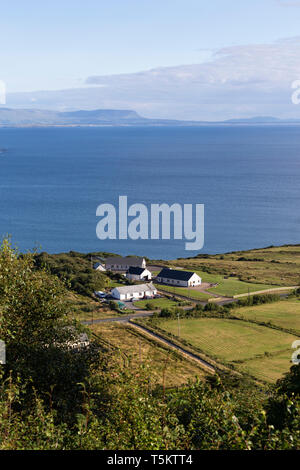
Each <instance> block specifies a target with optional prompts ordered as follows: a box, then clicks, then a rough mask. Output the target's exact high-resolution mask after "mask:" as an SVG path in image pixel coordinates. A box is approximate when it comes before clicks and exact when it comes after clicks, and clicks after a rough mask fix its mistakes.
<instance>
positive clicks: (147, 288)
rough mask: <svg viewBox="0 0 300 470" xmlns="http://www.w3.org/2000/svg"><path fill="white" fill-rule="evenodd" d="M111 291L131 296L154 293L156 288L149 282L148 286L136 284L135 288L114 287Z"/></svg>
mask: <svg viewBox="0 0 300 470" xmlns="http://www.w3.org/2000/svg"><path fill="white" fill-rule="evenodd" d="M113 290H117V291H118V292H119V294H133V293H137V292H145V291H151V292H154V291H156V290H157V289H156V287H155V286H154V285H153V284H152V282H150V283H149V284H138V285H135V286H121V287H115V288H114V289H113Z"/></svg>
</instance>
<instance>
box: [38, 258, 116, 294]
mask: <svg viewBox="0 0 300 470" xmlns="http://www.w3.org/2000/svg"><path fill="white" fill-rule="evenodd" d="M34 260H35V264H36V266H37V267H38V268H44V267H46V268H47V269H48V270H49V271H50V273H51V274H55V275H56V276H58V277H59V278H60V279H63V280H65V281H67V282H68V283H69V286H70V288H71V289H72V290H74V291H75V292H77V293H78V294H81V295H88V296H90V295H92V294H93V292H94V291H97V290H102V289H103V288H104V287H105V286H106V285H107V283H108V278H107V276H106V275H105V274H103V273H101V272H99V271H95V270H94V269H93V266H92V261H91V255H84V254H82V253H77V252H75V251H70V252H69V253H61V254H57V255H49V254H48V253H45V252H43V253H40V254H37V255H35V257H34Z"/></svg>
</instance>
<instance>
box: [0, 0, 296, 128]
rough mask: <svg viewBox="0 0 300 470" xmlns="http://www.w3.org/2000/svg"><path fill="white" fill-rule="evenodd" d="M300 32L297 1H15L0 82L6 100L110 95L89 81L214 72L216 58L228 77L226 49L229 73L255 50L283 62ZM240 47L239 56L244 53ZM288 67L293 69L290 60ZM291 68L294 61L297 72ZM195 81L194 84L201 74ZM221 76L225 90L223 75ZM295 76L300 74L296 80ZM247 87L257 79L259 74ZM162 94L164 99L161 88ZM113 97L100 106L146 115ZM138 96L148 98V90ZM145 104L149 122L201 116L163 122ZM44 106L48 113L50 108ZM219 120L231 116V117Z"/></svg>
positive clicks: (4, 9) (1, 29)
mask: <svg viewBox="0 0 300 470" xmlns="http://www.w3.org/2000/svg"><path fill="white" fill-rule="evenodd" d="M299 25H300V1H298V0H251V1H250V0H209V1H204V0H110V1H107V0H106V1H102V0H80V1H79V0H59V1H58V0H52V1H51V2H41V1H40V0H38V1H37V0H26V1H24V0H10V1H9V2H2V4H1V16H0V41H1V47H0V58H1V61H0V80H2V81H4V82H5V83H6V89H7V93H9V94H11V93H16V92H33V91H36V90H63V89H77V88H82V87H97V88H99V85H100V86H101V87H102V88H104V87H106V88H107V87H109V85H110V83H109V82H107V81H106V82H103V83H102V82H101V80H102V78H101V79H100V80H97V79H93V78H92V79H91V77H110V76H115V75H117V76H118V75H121V76H122V77H121V81H122V84H124V80H125V82H126V80H127V78H126V75H128V74H129V75H130V74H136V73H137V72H144V71H149V70H152V69H157V68H165V67H167V68H168V67H171V68H172V67H178V66H185V65H189V64H194V65H196V64H211V63H212V62H215V61H216V60H217V61H218V62H217V64H216V65H217V68H219V67H220V65H221V66H222V67H225V69H226V67H227V65H226V64H224V63H220V60H219V59H220V51H221V55H223V56H224V51H226V50H227V53H228V54H229V56H230V60H231V68H230V73H232V71H233V70H234V67H235V64H236V65H237V68H238V69H240V70H242V68H245V67H246V68H247V67H249V62H248V63H247V57H249V54H250V55H251V57H252V59H251V60H252V62H255V57H256V55H255V54H256V50H257V49H256V48H257V47H260V48H265V49H264V54H265V55H266V56H269V55H270V54H273V56H274V57H275V58H276V57H277V59H278V61H280V63H282V58H285V57H286V56H289V51H290V48H289V44H288V38H291V41H292V44H294V43H295V38H299V36H300V29H299ZM283 44H285V45H284V47H285V49H284V50H283V49H282V45H283ZM277 45H279V46H278V47H279V49H280V50H279V52H278V51H277V50H275V52H274V50H273V52H272V50H271V49H270V47H271V48H273V49H274V47H275V48H276V47H277ZM239 46H242V47H243V49H238V47H239ZM293 47H294V46H293ZM292 49H293V57H294V58H297V57H299V59H300V44H299V45H298V46H297V48H292ZM277 52H278V53H277ZM225 55H226V54H225ZM259 55H260V57H258V63H257V68H259V67H260V68H262V67H264V59H263V58H262V57H261V50H260V52H259V54H258V56H259ZM216 58H217V59H216ZM223 59H224V58H223ZM245 60H246V63H245ZM223 62H224V60H223ZM299 62H300V60H299ZM279 66H280V64H279ZM272 67H273V68H272V70H271V69H270V71H274V70H276V67H277V65H276V64H273V65H272ZM284 67H290V62H289V61H287V63H285V64H284ZM293 67H294V68H295V63H293V64H292V66H291V70H292V68H293ZM250 68H251V67H250ZM225 69H224V70H225ZM227 71H228V69H226V71H225V75H226V74H228V73H227ZM246 72H247V70H246ZM178 73H181V74H182V73H184V74H185V73H186V71H185V70H183V71H182V72H178ZM197 73H198V75H197V77H198V76H199V73H200V72H197ZM206 73H208V75H207V77H208V78H207V79H208V81H209V79H210V78H209V77H210V75H209V74H212V73H213V74H214V73H215V69H210V70H209V71H207V67H206ZM243 73H244V72H243ZM201 74H202V72H201ZM299 74H300V71H299ZM193 77H194V78H195V75H193ZM219 77H220V81H221V82H222V77H221V76H220V74H219ZM251 77H252V78H251ZM291 77H292V78H293V74H291ZM171 78H172V77H171ZM198 78H199V77H198ZM198 78H197V79H198ZM299 78H300V76H298V77H297V76H295V80H296V79H299ZM237 79H238V80H239V79H240V77H238V78H237ZM250 79H252V80H253V70H252V72H251V73H250ZM243 80H245V77H244V75H243ZM258 80H260V78H258ZM139 83H140V82H139ZM169 84H170V76H169V82H168V85H169ZM171 85H172V83H171ZM122 86H123V85H122ZM114 90H116V88H114ZM159 90H160V91H159V92H160V94H161V93H162V92H163V88H161V84H160V87H159ZM98 91H99V90H97V92H98ZM125 91H126V90H125V89H124V93H125ZM127 91H128V90H127ZM195 92H198V91H196V90H195ZM112 94H113V93H111V94H110V95H109V94H108V95H109V96H108V95H107V99H106V100H105V99H104V98H105V97H104V96H102V101H101V100H100V101H99V105H100V104H101V103H102V104H106V106H109V105H110V104H111V107H115V106H117V103H119V106H120V107H123V108H124V107H125V106H128V105H129V106H130V107H132V106H134V105H135V104H136V103H137V108H138V110H139V111H143V106H142V103H141V98H140V97H139V98H137V100H135V99H133V98H132V99H131V100H128V103H126V100H125V99H124V97H123V98H122V100H121V99H119V100H116V99H112ZM141 94H143V96H144V95H145V91H143V93H142V92H141ZM113 97H115V92H114V95H113ZM20 98H21V97H20ZM152 98H153V99H154V98H155V93H154V95H153V94H152ZM30 99H31V102H32V103H33V102H35V101H36V100H37V98H36V97H31V98H30ZM149 99H150V98H149ZM147 100H148V98H147ZM147 100H146V101H145V103H144V107H145V113H146V115H149V116H150V115H151V116H152V114H155V113H157V112H158V115H159V116H163V117H173V116H174V117H183V118H185V119H188V118H191V119H194V118H197V116H198V115H197V113H196V115H195V113H194V112H189V111H187V112H179V111H176V110H173V111H172V112H170V113H167V114H166V115H164V113H162V112H161V111H159V109H158V108H159V106H158V107H157V108H153V103H152V108H151V105H150V104H148V101H147ZM182 100H184V96H183V97H182ZM15 101H16V100H15ZM21 101H22V100H20V103H21ZM25 101H26V100H25ZM37 101H38V100H37ZM154 101H155V100H154ZM156 102H157V98H156ZM55 103H56V104H55V105H54V104H53V107H55V106H57V107H61V108H68V109H69V108H71V107H72V106H70V103H68V105H66V104H65V101H63V102H62V101H61V102H59V103H58V101H57V100H56V101H55ZM40 104H41V106H45V102H40ZM77 105H79V102H78V104H77V102H76V100H75V101H74V107H76V106H77ZM150 108H151V109H150ZM245 109H246V108H245ZM251 112H252V111H251ZM286 112H287V111H285V113H286ZM282 113H283V114H284V112H283V111H282ZM282 113H281V114H282ZM204 114H205V113H204ZM223 114H224V116H225V115H226V116H227V115H228V116H230V113H229V114H228V112H227V113H226V112H225V113H223ZM242 114H243V113H242ZM244 114H245V113H244ZM279 114H280V113H279ZM212 115H213V112H212ZM200 117H201V118H202V117H203V116H200V115H199V118H200Z"/></svg>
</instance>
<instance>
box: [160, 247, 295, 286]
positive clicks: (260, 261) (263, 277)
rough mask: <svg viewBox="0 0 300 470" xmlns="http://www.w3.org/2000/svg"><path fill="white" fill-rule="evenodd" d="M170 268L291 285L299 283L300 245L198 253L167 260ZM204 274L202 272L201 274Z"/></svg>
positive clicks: (207, 275) (208, 280) (263, 282)
mask: <svg viewBox="0 0 300 470" xmlns="http://www.w3.org/2000/svg"><path fill="white" fill-rule="evenodd" d="M167 264H168V265H169V266H170V267H176V266H178V267H182V268H185V269H190V270H196V271H200V272H201V273H202V276H203V280H204V281H206V282H214V276H211V275H221V276H222V277H224V276H236V278H237V279H239V280H241V281H245V282H250V283H259V284H267V285H279V286H292V285H299V284H300V245H286V246H281V247H269V248H260V249H255V250H249V251H235V252H233V253H226V254H220V255H201V254H199V255H198V256H195V257H193V258H180V259H177V260H172V261H168V262H167ZM205 273H206V275H205Z"/></svg>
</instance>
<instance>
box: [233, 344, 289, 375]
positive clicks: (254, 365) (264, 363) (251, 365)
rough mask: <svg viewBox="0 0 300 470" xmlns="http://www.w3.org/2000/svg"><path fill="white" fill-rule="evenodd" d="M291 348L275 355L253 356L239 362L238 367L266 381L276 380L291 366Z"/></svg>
mask: <svg viewBox="0 0 300 470" xmlns="http://www.w3.org/2000/svg"><path fill="white" fill-rule="evenodd" d="M291 354H292V350H291V349H290V348H289V349H285V350H284V351H282V352H279V353H278V354H276V355H274V356H273V355H272V356H265V357H261V358H254V359H251V360H249V361H245V362H244V363H243V364H239V366H238V368H239V369H240V370H241V371H243V372H247V373H248V374H251V375H253V376H254V377H257V378H258V379H261V380H265V381H266V382H273V383H274V382H276V380H278V379H280V378H281V377H282V375H283V373H284V372H288V370H289V368H290V367H291V365H292V363H291Z"/></svg>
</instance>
